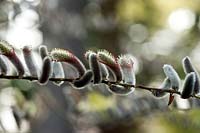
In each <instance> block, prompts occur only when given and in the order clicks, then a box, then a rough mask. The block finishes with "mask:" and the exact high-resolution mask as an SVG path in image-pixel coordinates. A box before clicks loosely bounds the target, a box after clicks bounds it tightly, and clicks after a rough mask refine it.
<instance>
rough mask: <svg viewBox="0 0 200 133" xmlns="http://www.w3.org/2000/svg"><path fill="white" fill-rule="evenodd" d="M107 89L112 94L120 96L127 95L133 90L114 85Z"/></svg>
mask: <svg viewBox="0 0 200 133" xmlns="http://www.w3.org/2000/svg"><path fill="white" fill-rule="evenodd" d="M108 88H109V89H108V90H109V91H110V92H112V93H113V94H116V95H122V96H123V95H128V94H130V93H132V92H133V91H134V89H132V88H130V87H124V86H121V85H115V84H111V85H110V86H109V87H108Z"/></svg>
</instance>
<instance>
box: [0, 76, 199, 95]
mask: <svg viewBox="0 0 200 133" xmlns="http://www.w3.org/2000/svg"><path fill="white" fill-rule="evenodd" d="M0 79H17V80H20V79H23V80H29V81H34V80H38V78H37V77H31V76H26V77H19V76H5V75H0ZM74 80H76V79H67V78H49V81H67V82H73V81H74ZM101 83H104V84H107V85H111V84H115V85H121V86H124V87H134V88H138V89H143V90H148V91H150V92H153V91H158V92H166V93H169V94H171V95H172V94H177V95H181V92H179V91H176V90H173V89H161V88H156V87H149V86H144V85H132V84H125V83H120V82H114V81H108V80H102V82H101ZM190 97H193V98H196V99H200V96H197V95H190Z"/></svg>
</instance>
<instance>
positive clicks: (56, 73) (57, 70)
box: [53, 62, 65, 86]
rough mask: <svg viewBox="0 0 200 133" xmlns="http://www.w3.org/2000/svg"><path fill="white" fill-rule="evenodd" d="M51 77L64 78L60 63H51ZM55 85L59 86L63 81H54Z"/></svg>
mask: <svg viewBox="0 0 200 133" xmlns="http://www.w3.org/2000/svg"><path fill="white" fill-rule="evenodd" d="M53 77H54V78H65V72H64V69H63V66H62V63H61V62H53ZM53 83H54V84H55V85H58V86H61V85H62V84H63V83H64V81H54V82H53Z"/></svg>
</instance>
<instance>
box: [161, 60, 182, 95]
mask: <svg viewBox="0 0 200 133" xmlns="http://www.w3.org/2000/svg"><path fill="white" fill-rule="evenodd" d="M163 70H164V73H165V75H166V77H168V78H169V80H170V83H171V87H172V89H174V90H176V91H178V90H179V88H180V77H179V76H178V73H177V72H176V70H175V69H174V68H173V67H172V66H171V65H168V64H165V65H164V66H163Z"/></svg>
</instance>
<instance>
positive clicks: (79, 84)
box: [72, 70, 93, 89]
mask: <svg viewBox="0 0 200 133" xmlns="http://www.w3.org/2000/svg"><path fill="white" fill-rule="evenodd" d="M92 78H93V72H92V71H91V70H87V71H86V72H85V74H84V75H83V76H82V77H81V78H80V79H78V80H74V81H73V82H72V84H73V86H74V87H75V88H78V89H82V88H84V87H85V86H86V85H88V84H89V83H90V82H91V81H92Z"/></svg>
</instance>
